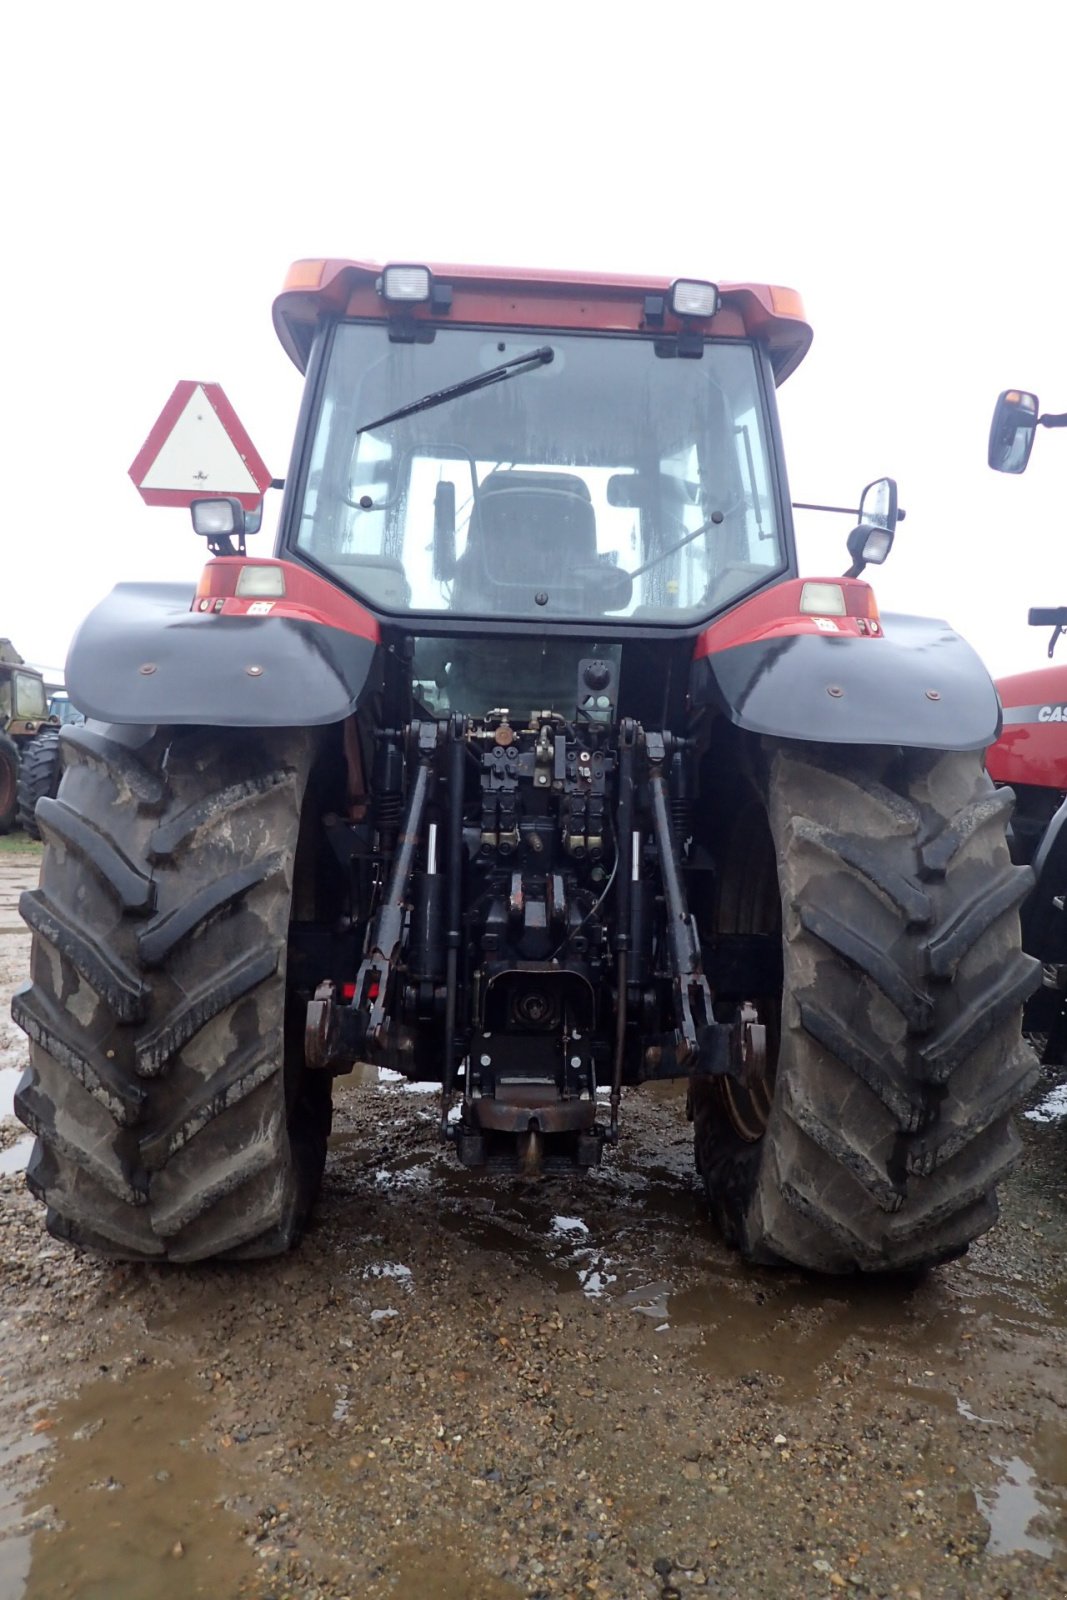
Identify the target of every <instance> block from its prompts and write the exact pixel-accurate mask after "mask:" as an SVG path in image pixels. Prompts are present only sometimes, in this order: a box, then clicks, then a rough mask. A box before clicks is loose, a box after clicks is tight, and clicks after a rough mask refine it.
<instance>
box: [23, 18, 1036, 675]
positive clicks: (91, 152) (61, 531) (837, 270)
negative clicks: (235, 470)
mask: <svg viewBox="0 0 1067 1600" xmlns="http://www.w3.org/2000/svg"><path fill="white" fill-rule="evenodd" d="M3 46H4V48H3V56H4V61H3V66H2V67H0V137H2V141H3V142H2V148H3V150H4V153H5V158H4V165H5V169H6V171H5V180H4V185H3V190H2V193H3V201H2V207H3V211H2V214H3V216H4V217H5V220H6V222H7V226H6V227H5V230H4V232H5V235H6V237H7V240H8V243H7V245H6V246H5V247H4V248H3V253H2V257H0V262H2V264H0V274H2V283H0V287H2V291H3V302H2V303H3V306H4V309H5V313H6V328H5V334H4V342H3V354H4V368H3V370H4V377H5V380H6V381H5V382H4V385H3V391H4V402H3V406H4V412H5V414H6V415H5V420H4V426H3V445H4V454H5V457H6V466H7V472H6V477H5V493H4V496H3V502H2V505H3V514H4V520H5V529H4V534H3V539H4V543H3V546H2V549H3V556H4V578H5V581H4V584H3V588H2V593H3V597H4V605H3V609H2V615H0V633H2V634H10V635H11V637H12V638H13V639H14V641H15V643H16V645H17V646H18V647H19V649H20V650H21V651H22V652H23V654H24V655H25V656H27V657H28V658H29V659H32V660H36V661H39V662H47V663H61V662H62V659H63V657H64V655H65V653H66V647H67V644H68V642H69V639H70V636H71V633H72V631H73V629H74V628H75V627H76V625H77V623H78V621H79V619H80V618H81V616H83V615H84V613H85V611H86V610H87V609H88V608H89V606H90V605H91V604H92V603H93V602H94V601H95V600H96V599H98V598H99V597H100V596H101V595H103V594H104V593H105V592H106V591H107V590H108V589H109V588H110V587H111V585H112V584H113V583H114V582H117V581H119V580H121V579H134V578H164V577H180V578H192V577H194V576H195V574H196V573H197V572H198V571H199V568H200V566H201V564H202V562H203V560H204V557H205V550H204V546H203V544H202V542H201V541H200V540H198V539H197V538H196V537H195V536H194V534H193V532H192V529H191V526H190V524H189V522H188V517H187V513H185V512H181V511H166V510H152V509H149V508H147V507H144V506H143V505H142V503H141V501H140V499H139V497H138V495H137V493H136V491H135V490H134V488H133V486H132V484H131V483H130V481H129V479H128V478H127V476H126V471H127V468H128V466H129V464H130V462H131V461H132V460H133V457H134V455H135V454H136V452H137V450H138V448H139V446H140V444H141V443H142V441H143V439H144V437H145V435H146V434H147V432H148V430H149V428H150V426H151V424H152V422H153V421H154V420H155V417H156V415H157V413H158V412H159V410H160V407H161V406H162V404H163V402H164V400H165V399H166V398H167V396H168V395H169V393H170V391H171V389H172V388H173V385H174V383H175V382H176V381H177V380H178V379H179V378H196V379H200V380H206V381H217V382H221V383H222V384H223V386H224V387H225V389H226V392H227V394H228V396H229V398H230V400H231V401H232V402H233V404H234V405H235V407H236V409H237V411H238V413H239V415H240V416H241V419H242V421H243V422H244V423H245V426H246V427H247V429H248V431H249V433H250V434H251V436H252V438H253V440H254V441H255V443H256V444H257V446H258V448H259V450H260V452H261V453H262V455H263V456H264V458H265V460H266V461H267V463H268V465H269V466H270V467H271V469H272V470H273V471H274V472H275V473H276V474H277V475H278V476H283V475H284V474H285V472H286V470H287V466H288V453H289V446H290V441H291V436H292V429H293V424H294V421H295V417H296V410H297V405H298V403H299V398H300V387H301V380H300V378H299V376H298V375H297V373H296V370H295V368H293V367H292V366H291V364H290V363H289V361H288V359H287V357H285V355H284V354H283V353H282V351H281V347H280V346H279V344H278V343H277V340H276V338H275V335H274V332H273V329H272V326H271V322H270V305H271V300H272V298H273V296H274V294H275V293H276V292H277V291H278V289H279V288H280V286H281V282H282V278H283V276H284V273H285V271H286V268H287V267H288V265H289V263H290V261H291V260H294V259H296V258H298V257H301V256H316V255H320V254H321V255H336V256H353V257H357V258H364V259H371V260H389V259H393V260H397V259H400V260H428V261H433V260H438V261H471V262H483V261H484V262H491V263H492V262H496V263H507V264H517V265H529V266H538V265H540V266H545V267H576V268H589V269H596V268H601V269H603V270H606V271H614V270H622V271H630V270H632V271H635V272H656V273H664V274H667V275H670V276H672V277H674V276H690V277H714V278H722V279H726V280H729V279H733V280H739V279H740V280H744V279H752V280H757V281H766V282H772V283H782V284H788V285H791V286H792V287H794V288H797V289H799V290H800V291H801V293H802V295H803V296H804V299H805V303H806V305H807V309H808V315H809V318H810V320H811V321H812V323H813V325H814V328H815V343H814V345H813V348H812V351H811V353H810V354H809V356H808V358H807V360H806V361H805V362H804V364H803V365H802V366H801V368H800V369H799V371H798V372H797V373H796V374H795V375H794V376H793V377H792V378H791V379H790V380H789V381H788V382H787V384H786V385H785V387H784V389H783V390H782V392H781V408H782V418H783V428H784V431H785V440H786V450H787V456H788V461H789V471H790V480H791V487H792V491H793V494H794V496H795V498H797V499H800V500H825V501H829V502H831V503H836V504H848V503H851V504H855V503H856V498H857V496H858V494H859V491H860V489H861V488H862V486H863V484H864V483H866V482H867V481H868V480H870V479H872V478H875V477H877V476H880V475H881V474H883V473H889V474H892V475H893V476H894V477H896V478H897V479H898V481H899V485H900V499H901V504H902V505H903V506H904V507H905V508H906V509H907V512H908V516H907V520H906V521H905V522H904V523H903V524H902V526H901V528H900V530H899V533H898V536H897V544H896V547H895V549H894V551H893V553H892V555H891V557H890V560H889V563H888V565H887V566H886V567H884V568H882V569H881V570H880V571H879V570H877V569H873V570H870V571H869V572H868V574H867V575H868V576H869V577H871V578H872V580H873V582H874V584H875V588H876V591H877V593H878V596H879V600H880V603H881V606H882V609H883V610H910V611H916V612H925V613H928V614H932V615H937V616H944V617H947V618H948V619H949V620H950V621H951V622H953V623H954V624H955V626H957V627H958V628H959V629H960V630H961V632H963V633H964V634H965V635H966V636H967V637H968V638H969V639H970V640H971V642H972V643H973V644H975V646H976V647H977V648H978V649H979V650H980V651H981V653H982V654H983V655H984V657H985V658H986V661H987V663H988V664H989V666H990V668H991V670H993V671H994V672H1004V671H1015V670H1021V669H1023V668H1025V667H1027V666H1039V665H1042V664H1043V663H1044V659H1045V657H1044V647H1045V642H1046V640H1045V635H1044V633H1039V632H1037V631H1033V630H1030V629H1028V628H1027V626H1026V610H1027V607H1028V606H1029V605H1054V604H1058V603H1060V602H1061V601H1063V602H1067V550H1065V545H1067V436H1065V435H1064V434H1063V433H1053V432H1046V431H1045V430H1041V431H1040V432H1039V436H1038V439H1037V442H1036V445H1035V449H1034V455H1033V458H1032V461H1031V465H1030V469H1029V471H1028V473H1027V475H1026V476H1025V477H1023V478H1002V477H1000V476H998V475H996V474H994V473H992V472H990V471H989V469H988V468H987V466H986V465H985V450H986V440H987V435H988V427H989V418H990V415H991V411H992V407H993V402H994V400H995V398H996V395H997V393H998V391H999V390H1001V389H1004V388H1007V387H1009V386H1012V385H1018V386H1022V387H1026V388H1029V389H1033V390H1035V391H1036V392H1037V393H1038V395H1039V396H1040V399H1041V402H1042V405H1043V408H1044V409H1047V410H1053V411H1059V410H1067V314H1065V309H1064V298H1065V296H1067V270H1065V267H1067V261H1065V256H1067V221H1065V216H1064V212H1065V207H1064V195H1065V192H1067V181H1065V169H1067V161H1065V159H1064V148H1065V147H1064V125H1063V118H1062V108H1063V94H1064V90H1063V82H1064V58H1065V47H1067V19H1065V17H1064V14H1063V13H1062V11H1061V9H1060V8H1059V7H1054V6H1051V5H1045V6H1026V7H1016V8H1010V7H1004V6H999V7H996V8H994V7H985V6H982V5H981V4H967V5H964V4H956V3H937V0H926V3H925V4H912V3H910V0H908V3H901V0H898V3H896V4H893V5H888V4H869V5H861V4H848V5H842V4H836V3H829V0H807V3H806V4H803V5H786V4H779V3H774V0H763V3H761V4H759V5H758V6H754V5H747V6H746V5H738V4H734V5H730V6H724V5H720V4H716V3H712V0H703V3H700V4H690V3H688V0H687V3H685V4H681V3H678V4H673V5H672V4H670V3H667V4H662V5H659V6H656V7H650V6H648V5H640V6H639V5H637V4H631V5H628V6H627V5H620V4H618V3H615V4H611V5H607V4H583V3H582V0H570V3H569V4H565V5H561V4H557V3H556V0H540V3H538V4H536V5H529V6H522V7H518V6H516V7H512V6H508V5H506V4H503V3H498V4H495V5H487V4H481V3H466V0H453V3H452V4H441V3H440V0H437V3H436V4H433V5H432V6H431V5H429V4H426V5H418V6H416V5H413V4H408V5H403V4H401V3H398V0H393V3H392V4H389V3H386V4H370V3H368V0H362V3H361V0H348V3H347V4H343V5H341V4H336V3H334V0H318V3H310V4H308V3H305V4H304V5H302V6H294V5H291V4H290V5H286V6H280V5H276V4H274V3H273V0H262V3H260V4H255V5H253V4H246V3H244V0H213V3H211V4H204V3H203V0H162V3H156V4H149V3H144V0H142V3H140V4H137V5H126V4H120V3H117V0H100V3H98V4H96V5H91V4H89V5H87V4H72V3H71V0H54V3H52V4H51V5H49V6H47V7H46V6H43V5H38V6H19V7H18V8H9V11H8V14H7V17H6V20H5V23H4V28H3ZM797 525H798V540H799V544H800V555H801V570H802V571H803V572H805V573H807V574H815V573H819V574H825V573H827V572H830V573H832V572H836V571H840V570H841V569H842V568H843V566H844V565H845V564H846V562H845V557H844V540H845V535H846V534H847V532H848V529H849V526H850V524H849V523H848V521H847V520H846V519H845V518H842V517H818V516H815V515H813V514H811V513H804V512H798V513H797ZM266 544H267V541H266V540H265V539H264V543H263V546H262V547H261V548H262V552H263V553H267V549H266Z"/></svg>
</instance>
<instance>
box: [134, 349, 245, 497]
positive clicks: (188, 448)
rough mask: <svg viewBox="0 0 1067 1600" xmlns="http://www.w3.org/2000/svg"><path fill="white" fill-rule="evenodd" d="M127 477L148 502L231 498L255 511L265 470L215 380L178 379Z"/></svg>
mask: <svg viewBox="0 0 1067 1600" xmlns="http://www.w3.org/2000/svg"><path fill="white" fill-rule="evenodd" d="M130 477H131V478H132V479H133V481H134V483H135V485H136V486H137V490H138V493H139V494H140V496H141V499H142V500H143V501H144V502H145V504H146V505H149V506H188V505H191V504H192V502H193V501H194V500H205V499H213V498H214V497H215V496H216V495H227V496H233V497H234V498H235V499H237V500H240V502H241V504H242V505H243V506H244V508H245V510H246V511H253V510H255V508H256V506H258V505H259V502H260V500H261V499H262V498H263V491H264V489H266V488H268V487H269V486H270V482H271V474H270V472H269V471H268V470H267V468H266V467H265V466H264V464H263V461H262V460H261V458H260V455H259V452H258V450H257V449H256V448H255V446H254V445H253V443H252V441H251V439H250V438H249V437H248V435H247V433H246V432H245V430H244V428H243V427H242V425H241V421H240V419H239V417H238V415H237V413H236V411H235V410H234V409H233V407H232V406H231V404H230V402H229V401H228V400H227V398H226V396H225V395H224V394H223V392H222V387H221V385H220V384H217V383H196V382H194V381H193V380H192V379H188V378H186V379H183V380H182V382H181V383H179V384H177V385H176V386H175V389H174V393H173V394H172V395H171V397H170V399H169V400H168V401H167V403H166V405H165V406H164V407H163V410H162V411H161V412H160V414H159V417H158V418H157V420H156V422H155V425H154V426H153V428H152V431H151V433H150V434H149V435H148V438H147V439H146V440H145V442H144V444H143V445H142V446H141V448H140V450H139V451H138V453H137V457H136V460H135V461H134V463H133V465H132V466H131V468H130Z"/></svg>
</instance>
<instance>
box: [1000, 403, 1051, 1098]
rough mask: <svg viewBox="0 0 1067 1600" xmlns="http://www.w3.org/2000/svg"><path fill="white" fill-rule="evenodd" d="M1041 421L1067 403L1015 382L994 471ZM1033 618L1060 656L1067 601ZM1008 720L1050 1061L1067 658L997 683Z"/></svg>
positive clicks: (1036, 1036)
mask: <svg viewBox="0 0 1067 1600" xmlns="http://www.w3.org/2000/svg"><path fill="white" fill-rule="evenodd" d="M1038 427H1043V428H1067V412H1060V413H1055V412H1046V413H1045V414H1044V415H1042V414H1041V410H1040V406H1039V405H1038V400H1037V396H1036V395H1034V394H1028V393H1027V392H1026V391H1025V390H1021V389H1008V390H1005V392H1004V393H1003V394H1002V395H1001V396H1000V398H999V399H998V400H997V404H996V409H995V411H994V413H993V424H992V427H991V429H990V433H989V465H990V466H991V467H992V468H993V470H994V471H995V472H1011V473H1020V472H1025V471H1026V467H1027V463H1028V462H1029V460H1030V451H1031V450H1032V449H1033V444H1034V436H1035V434H1036V432H1037V429H1038ZM1029 621H1030V624H1031V626H1032V627H1036V628H1051V629H1052V636H1051V638H1050V640H1049V646H1048V656H1049V660H1050V661H1051V660H1052V659H1053V657H1054V655H1055V650H1056V645H1057V643H1058V641H1059V637H1060V635H1061V633H1062V632H1063V631H1064V629H1065V628H1067V606H1051V607H1047V606H1039V607H1035V608H1033V609H1032V610H1031V611H1030V614H1029ZM997 688H998V690H999V691H1000V698H1001V702H1002V704H1003V707H1004V729H1003V732H1002V733H1001V736H1000V738H999V739H998V740H997V742H996V744H994V745H993V747H992V749H991V750H990V751H989V755H988V768H989V773H990V776H991V777H992V778H993V779H994V780H995V781H996V782H997V783H1001V784H1010V785H1011V787H1012V788H1013V789H1014V791H1015V797H1016V803H1015V816H1014V821H1013V825H1012V854H1013V857H1014V858H1015V860H1016V861H1019V862H1024V863H1026V864H1028V865H1031V866H1032V867H1033V870H1034V874H1035V879H1036V881H1035V884H1034V889H1033V893H1032V894H1031V895H1030V896H1029V898H1028V899H1027V900H1026V901H1025V902H1024V904H1023V907H1022V931H1023V944H1024V946H1025V948H1026V949H1027V950H1028V951H1029V952H1030V953H1031V954H1032V955H1034V956H1036V957H1037V958H1038V960H1039V961H1040V962H1041V980H1042V981H1041V985H1040V987H1039V988H1038V989H1037V991H1036V992H1035V993H1034V994H1033V995H1032V996H1031V998H1030V999H1029V1000H1028V1002H1027V1004H1026V1009H1025V1013H1024V1027H1025V1029H1026V1032H1027V1033H1028V1034H1029V1035H1030V1036H1031V1037H1032V1038H1033V1040H1034V1042H1035V1044H1036V1045H1037V1047H1038V1049H1039V1052H1040V1055H1041V1059H1042V1061H1043V1062H1044V1063H1046V1064H1047V1065H1056V1066H1062V1065H1063V1063H1064V1061H1065V1060H1067V914H1065V911H1064V906H1065V899H1064V896H1065V893H1067V831H1065V828H1064V823H1065V821H1067V805H1065V804H1064V798H1065V795H1067V738H1065V737H1064V730H1063V723H1064V722H1067V666H1058V667H1057V666H1052V667H1043V668H1039V669H1038V670H1036V671H1034V672H1020V673H1016V674H1015V675H1014V676H1012V677H1009V678H1002V679H1000V681H999V682H998V684H997Z"/></svg>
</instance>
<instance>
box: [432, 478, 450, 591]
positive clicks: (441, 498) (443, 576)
mask: <svg viewBox="0 0 1067 1600" xmlns="http://www.w3.org/2000/svg"><path fill="white" fill-rule="evenodd" d="M455 572H456V486H455V484H454V483H451V482H450V481H449V479H447V478H442V479H441V480H440V482H439V483H438V485H437V488H436V489H435V491H434V497H433V575H434V577H435V578H436V579H437V580H438V581H439V582H441V581H445V582H447V580H448V579H449V578H452V577H454V576H455Z"/></svg>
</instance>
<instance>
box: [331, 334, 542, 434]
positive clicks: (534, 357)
mask: <svg viewBox="0 0 1067 1600" xmlns="http://www.w3.org/2000/svg"><path fill="white" fill-rule="evenodd" d="M555 357H556V352H555V351H554V350H553V349H552V346H551V345H547V344H546V345H542V346H541V348H540V350H531V351H530V352H529V354H528V355H524V356H515V357H514V359H513V360H511V361H502V362H501V363H500V365H499V367H490V368H489V371H488V372H478V373H476V374H475V375H474V377H473V378H464V379H463V380H462V381H461V382H460V383H450V384H449V386H448V388H447V389H436V390H434V392H433V393H432V394H424V395H423V396H422V399H421V400H412V401H411V402H410V403H409V404H408V405H406V406H400V407H399V409H398V410H396V411H390V412H388V413H387V414H386V415H385V416H384V417H378V418H376V419H375V421H374V422H365V423H364V424H363V426H362V427H361V428H357V429H356V432H357V433H369V432H370V431H371V429H372V428H384V427H385V424H386V423H387V422H399V420H400V418H401V417H413V416H414V415H415V413H416V411H429V410H430V409H431V407H433V406H443V405H444V404H445V402H446V401H447V400H458V399H459V397H460V395H464V394H474V392H475V390H476V389H485V388H487V387H488V386H489V384H491V383H503V382H504V380H505V379H506V378H517V377H518V376H519V374H520V372H529V371H531V370H532V368H534V367H547V366H548V364H549V362H550V361H554V360H555Z"/></svg>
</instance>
